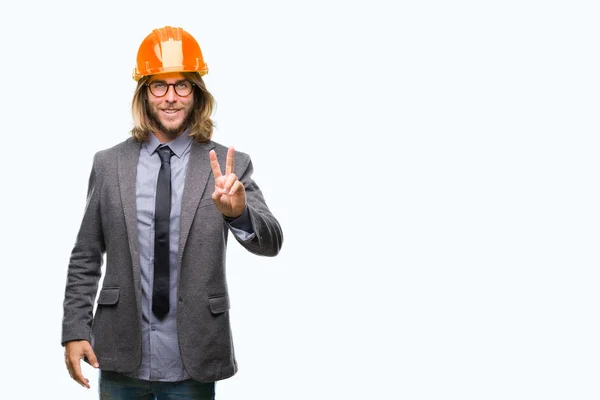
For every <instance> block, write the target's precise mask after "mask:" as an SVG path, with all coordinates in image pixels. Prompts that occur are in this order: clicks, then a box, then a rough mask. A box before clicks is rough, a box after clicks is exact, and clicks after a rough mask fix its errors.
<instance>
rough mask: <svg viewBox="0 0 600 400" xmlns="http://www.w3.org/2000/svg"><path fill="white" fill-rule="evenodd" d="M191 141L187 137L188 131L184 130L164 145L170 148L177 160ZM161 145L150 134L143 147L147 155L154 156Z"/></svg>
mask: <svg viewBox="0 0 600 400" xmlns="http://www.w3.org/2000/svg"><path fill="white" fill-rule="evenodd" d="M192 140H193V139H192V138H191V137H190V136H188V131H187V130H186V131H185V132H183V133H182V134H181V135H179V136H177V138H175V140H171V141H170V142H169V143H165V144H166V145H168V146H169V147H170V148H171V150H172V151H173V153H175V155H176V156H177V157H178V158H181V156H182V155H183V152H184V151H185V150H186V149H187V148H188V147H189V145H190V144H191V143H192ZM162 144H163V143H161V142H160V141H159V140H158V139H157V138H156V136H154V134H153V133H150V134H149V135H148V141H147V142H146V143H144V146H145V147H146V150H147V151H148V154H149V155H152V154H154V152H155V151H156V149H158V147H159V146H161V145H162Z"/></svg>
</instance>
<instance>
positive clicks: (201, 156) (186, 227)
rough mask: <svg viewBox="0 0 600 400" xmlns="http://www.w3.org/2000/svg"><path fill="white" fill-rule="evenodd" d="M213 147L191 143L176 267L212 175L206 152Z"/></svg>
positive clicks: (209, 144) (206, 144)
mask: <svg viewBox="0 0 600 400" xmlns="http://www.w3.org/2000/svg"><path fill="white" fill-rule="evenodd" d="M213 147H215V145H214V144H213V143H212V142H208V143H198V142H196V141H193V142H192V149H191V151H190V158H189V160H188V165H187V172H186V175H185V186H184V188H183V198H182V202H181V220H180V228H179V229H180V232H179V254H178V257H177V261H178V265H181V258H182V256H183V249H184V248H185V244H186V241H187V238H188V234H189V232H190V228H191V226H192V221H193V220H194V216H195V215H196V210H197V209H198V203H199V202H200V198H201V197H202V194H203V193H204V191H205V189H206V183H207V182H208V178H209V177H210V175H211V174H212V170H211V168H210V159H209V158H208V152H209V151H210V149H212V148H213Z"/></svg>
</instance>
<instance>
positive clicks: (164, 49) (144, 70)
mask: <svg viewBox="0 0 600 400" xmlns="http://www.w3.org/2000/svg"><path fill="white" fill-rule="evenodd" d="M163 72H198V73H199V74H200V76H203V75H206V74H207V73H208V66H207V65H206V63H205V62H204V57H202V51H201V50H200V46H199V45H198V42H197V41H196V39H194V37H193V36H192V35H190V34H189V33H187V32H186V31H184V30H183V29H181V28H177V27H172V26H165V27H164V28H159V29H154V30H153V31H152V33H151V34H149V35H148V36H146V38H145V39H144V41H143V42H142V44H141V45H140V48H139V50H138V53H137V62H136V66H135V69H134V70H133V79H135V80H136V81H138V80H139V79H140V78H141V77H143V76H147V75H154V74H160V73H163Z"/></svg>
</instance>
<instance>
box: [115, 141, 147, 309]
mask: <svg viewBox="0 0 600 400" xmlns="http://www.w3.org/2000/svg"><path fill="white" fill-rule="evenodd" d="M140 146H141V144H140V143H139V142H136V141H134V140H133V139H132V138H129V139H127V140H126V141H125V143H124V145H123V146H122V147H121V149H120V151H119V156H118V158H117V163H118V167H117V169H118V173H119V191H120V193H121V204H122V205H123V213H124V215H125V226H126V227H127V239H128V241H129V252H130V253H131V259H132V260H133V263H132V265H133V282H134V285H135V294H136V299H137V302H138V305H140V304H141V298H140V293H141V292H142V290H141V282H140V280H141V277H140V258H139V256H138V231H137V206H136V198H135V187H136V182H135V181H136V176H137V165H138V160H139V158H140Z"/></svg>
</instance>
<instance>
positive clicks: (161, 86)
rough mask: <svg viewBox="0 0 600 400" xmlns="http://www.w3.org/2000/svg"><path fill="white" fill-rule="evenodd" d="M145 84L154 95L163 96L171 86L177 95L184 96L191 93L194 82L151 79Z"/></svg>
mask: <svg viewBox="0 0 600 400" xmlns="http://www.w3.org/2000/svg"><path fill="white" fill-rule="evenodd" d="M146 86H148V88H149V89H150V93H152V94H153V95H154V96H156V97H163V96H164V95H166V94H167V92H168V91H169V86H173V89H175V93H177V95H178V96H181V97H186V96H189V95H190V93H192V89H193V88H194V84H193V83H192V82H190V81H186V80H183V81H177V82H175V83H167V82H165V81H152V82H150V83H147V84H146Z"/></svg>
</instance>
